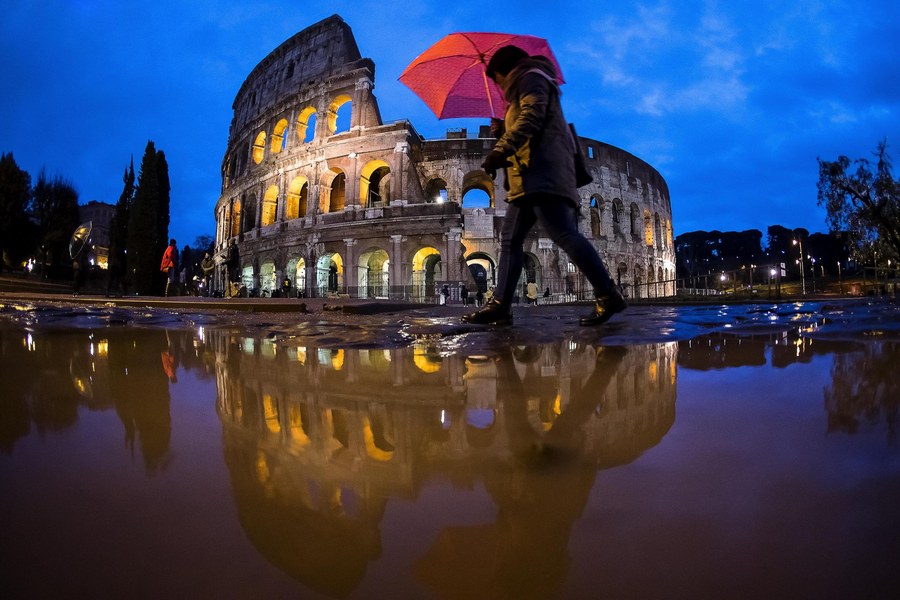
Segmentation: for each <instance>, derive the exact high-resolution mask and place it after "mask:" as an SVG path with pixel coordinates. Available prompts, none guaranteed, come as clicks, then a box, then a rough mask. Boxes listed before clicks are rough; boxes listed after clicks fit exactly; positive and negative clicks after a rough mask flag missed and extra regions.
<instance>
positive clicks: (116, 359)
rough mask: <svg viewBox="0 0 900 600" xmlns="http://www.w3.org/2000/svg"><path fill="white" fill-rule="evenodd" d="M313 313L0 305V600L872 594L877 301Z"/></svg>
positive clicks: (893, 386)
mask: <svg viewBox="0 0 900 600" xmlns="http://www.w3.org/2000/svg"><path fill="white" fill-rule="evenodd" d="M325 304H327V302H324V301H323V302H319V303H315V302H312V301H311V302H309V303H308V304H307V306H306V310H305V311H301V310H299V308H297V306H296V304H293V305H292V306H293V308H290V309H288V308H285V309H283V310H278V311H274V312H269V311H266V312H263V311H262V310H261V309H252V310H251V309H246V308H241V307H239V306H237V305H231V306H228V305H227V304H224V303H218V304H215V305H212V306H207V305H198V304H193V305H192V304H190V303H189V302H186V303H180V304H176V303H174V302H172V303H166V302H152V303H148V304H146V305H125V304H124V303H121V302H119V303H116V302H110V303H107V302H106V301H105V300H102V299H93V300H90V299H88V300H85V299H79V301H78V302H77V303H73V302H71V301H68V300H61V299H58V298H57V299H51V298H44V297H40V298H24V297H12V296H6V297H0V359H2V364H3V367H4V368H3V370H2V373H0V386H2V389H3V390H4V391H3V394H2V397H0V490H2V492H0V514H2V515H3V517H2V518H3V528H2V531H3V535H2V536H0V597H3V598H60V597H104V598H106V597H130V598H159V597H215V598H276V597H277V598H373V597H379V598H381V597H390V598H706V597H726V598H762V597H765V598H848V597H865V598H893V597H896V593H897V592H896V590H897V589H898V584H900V573H898V571H897V569H896V565H897V564H898V563H900V535H898V534H900V502H898V501H900V447H898V440H897V426H898V423H897V417H898V408H900V375H898V365H900V305H898V304H897V303H896V302H891V301H887V300H864V299H854V300H827V301H820V302H797V303H783V304H746V305H721V306H719V305H705V306H676V307H672V306H633V307H631V308H629V310H628V311H626V312H625V313H624V314H623V315H621V316H618V317H616V318H615V319H614V321H612V322H610V323H609V324H607V325H606V326H604V327H602V328H582V327H579V326H578V325H577V317H578V315H579V314H581V313H582V312H584V311H585V307H578V306H547V307H544V306H541V307H517V308H516V309H515V311H514V320H515V325H514V326H513V327H501V328H492V327H481V326H472V325H466V324H463V323H461V322H460V320H459V315H461V314H462V313H463V309H462V308H461V307H453V306H450V307H437V306H428V307H421V306H418V307H404V306H400V305H388V304H377V303H360V302H355V303H354V302H345V303H338V304H331V305H329V306H325Z"/></svg>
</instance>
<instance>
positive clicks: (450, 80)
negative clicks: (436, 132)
mask: <svg viewBox="0 0 900 600" xmlns="http://www.w3.org/2000/svg"><path fill="white" fill-rule="evenodd" d="M510 45H512V46H518V47H519V48H521V49H522V50H524V51H525V52H527V53H528V54H529V55H531V56H536V55H540V56H546V57H547V58H549V59H550V61H551V62H552V63H553V66H554V67H555V68H556V74H557V76H556V81H557V83H564V80H563V78H562V71H561V70H560V68H559V63H557V62H556V57H554V56H553V53H552V52H551V51H550V46H549V45H548V44H547V40H545V39H543V38H539V37H535V36H532V35H516V34H511V33H451V34H450V35H448V36H446V37H444V38H443V39H441V40H440V41H438V42H437V43H436V44H434V45H433V46H431V47H430V48H429V49H428V50H426V51H425V52H423V53H422V54H420V55H419V56H418V58H416V59H415V60H414V61H412V62H411V63H410V64H409V66H408V67H406V69H405V70H404V71H403V73H402V74H401V75H400V81H401V82H402V83H403V84H405V85H406V86H407V87H409V89H411V90H412V91H413V92H415V93H416V95H417V96H419V98H421V99H422V100H424V101H425V104H427V105H428V108H430V109H431V110H432V111H434V114H435V115H437V117H438V119H449V118H454V117H500V116H503V113H504V111H505V109H506V100H505V99H504V98H503V91H502V90H501V89H500V88H499V87H498V86H497V84H495V83H494V82H493V80H491V79H490V78H489V77H488V76H487V72H486V69H487V64H488V62H490V60H491V57H492V56H493V55H494V52H496V51H497V50H499V49H500V48H502V47H503V46H510Z"/></svg>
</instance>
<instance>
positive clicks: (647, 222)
mask: <svg viewBox="0 0 900 600" xmlns="http://www.w3.org/2000/svg"><path fill="white" fill-rule="evenodd" d="M644 243H645V244H647V245H648V246H651V247H652V246H653V219H652V217H651V216H650V211H649V210H646V209H644Z"/></svg>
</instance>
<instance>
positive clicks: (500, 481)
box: [485, 347, 627, 598]
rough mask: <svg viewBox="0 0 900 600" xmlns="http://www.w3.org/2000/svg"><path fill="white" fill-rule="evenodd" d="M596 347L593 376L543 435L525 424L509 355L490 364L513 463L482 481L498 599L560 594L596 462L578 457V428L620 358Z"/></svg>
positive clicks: (581, 439) (581, 438)
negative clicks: (492, 528) (494, 512)
mask: <svg viewBox="0 0 900 600" xmlns="http://www.w3.org/2000/svg"><path fill="white" fill-rule="evenodd" d="M626 352H627V351H626V350H625V349H624V348H617V347H605V348H600V349H599V351H598V354H597V362H596V365H595V368H594V371H593V373H592V374H591V375H590V376H589V377H588V379H587V380H586V381H585V382H584V385H583V386H582V387H581V389H580V390H578V391H576V392H575V393H574V394H573V396H572V400H571V401H570V402H569V404H568V405H567V406H566V407H565V409H564V410H563V411H562V413H561V414H560V415H559V416H558V417H557V418H556V420H555V421H554V422H553V424H552V427H551V428H550V430H549V431H547V432H546V434H541V433H539V432H537V431H535V430H534V428H533V427H532V425H531V423H530V422H529V419H528V412H527V404H526V391H525V389H524V386H523V385H522V380H521V379H520V378H519V374H518V372H517V371H516V366H515V362H514V359H513V356H512V353H511V352H506V353H504V354H503V355H502V356H500V358H499V359H497V361H496V366H497V386H498V387H497V396H498V403H501V404H502V410H503V415H504V420H505V422H506V431H507V434H508V435H509V440H510V448H511V450H512V452H513V454H514V461H513V462H512V463H511V465H510V468H509V470H508V471H505V472H502V473H499V474H498V476H497V477H495V478H491V477H487V478H486V480H485V485H486V486H487V488H488V490H489V491H490V492H491V494H492V495H493V497H494V500H495V502H496V503H497V506H498V507H499V513H498V516H497V539H496V544H497V551H496V555H495V556H496V564H495V581H497V582H498V584H499V585H500V586H502V589H500V590H497V592H498V593H499V595H500V596H501V597H510V598H513V597H515V598H526V597H546V596H548V595H554V594H555V593H558V592H559V589H558V586H559V584H560V583H561V582H562V581H563V580H564V578H565V574H566V570H567V568H568V554H567V550H566V549H567V546H568V543H569V534H570V531H571V529H572V525H573V524H574V522H575V521H576V520H577V519H578V518H579V517H580V516H581V513H582V511H583V510H584V505H585V502H586V501H587V498H588V495H589V494H590V491H591V489H592V488H593V485H594V480H595V478H596V474H597V464H596V460H595V459H596V457H589V456H584V455H583V451H584V443H585V437H586V436H585V425H586V424H587V423H588V421H589V420H590V419H591V417H592V416H593V415H594V414H595V411H596V410H597V409H598V408H599V409H601V410H602V406H603V404H602V403H603V399H604V396H605V393H606V389H607V387H608V384H609V382H610V380H611V379H612V378H613V376H614V375H615V373H616V371H617V369H618V367H619V365H620V363H621V362H622V359H623V358H624V356H625V354H626Z"/></svg>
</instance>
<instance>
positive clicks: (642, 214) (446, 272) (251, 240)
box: [215, 15, 675, 301]
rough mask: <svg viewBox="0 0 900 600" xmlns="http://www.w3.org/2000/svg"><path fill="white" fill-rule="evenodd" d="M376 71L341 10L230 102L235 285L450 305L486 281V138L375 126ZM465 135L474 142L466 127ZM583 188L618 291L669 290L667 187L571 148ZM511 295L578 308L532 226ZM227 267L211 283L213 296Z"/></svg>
mask: <svg viewBox="0 0 900 600" xmlns="http://www.w3.org/2000/svg"><path fill="white" fill-rule="evenodd" d="M374 87H375V65H374V63H373V62H372V60H371V59H368V58H363V57H362V56H361V55H360V52H359V49H358V47H357V44H356V40H355V39H354V37H353V34H352V32H351V30H350V27H349V25H347V24H346V23H345V22H344V21H343V20H342V19H341V18H340V17H338V16H337V15H335V16H332V17H329V18H327V19H325V20H323V21H321V22H319V23H316V24H315V25H313V26H311V27H308V28H306V29H304V30H303V31H301V32H299V33H297V34H296V35H294V36H293V37H291V38H290V39H288V40H287V41H285V42H284V43H282V44H281V45H280V46H278V47H277V48H276V49H275V50H273V51H272V52H271V53H270V54H269V55H268V56H266V57H265V58H264V59H263V60H262V61H261V62H260V63H259V64H258V65H257V66H256V67H255V68H254V69H253V70H252V71H251V72H250V74H249V75H248V77H247V79H246V80H245V81H244V83H243V84H242V85H241V89H240V90H239V91H238V93H237V96H236V97H235V99H234V103H233V109H234V116H233V118H232V121H231V127H230V131H229V135H228V148H227V149H226V151H225V156H224V159H223V161H222V193H221V196H220V198H219V200H218V202H217V203H216V207H215V217H216V253H217V259H218V261H219V262H220V264H221V263H222V262H223V260H224V259H225V257H226V255H227V251H228V248H229V246H230V245H231V243H232V241H234V242H236V243H237V245H238V248H239V255H240V261H241V264H240V277H241V279H242V282H243V283H244V284H245V285H246V286H247V288H248V289H252V290H257V291H259V292H260V294H261V295H267V294H270V293H272V291H274V290H276V289H278V288H279V287H280V283H281V282H283V281H284V279H288V280H290V281H291V284H292V286H291V287H292V289H293V290H296V291H297V292H298V293H302V294H303V295H306V296H309V297H312V296H327V295H346V296H350V297H358V298H367V297H369V298H392V299H408V300H414V301H423V300H424V301H434V300H435V298H436V295H437V291H438V290H440V289H441V288H442V287H443V286H444V285H447V286H448V287H449V288H450V290H451V300H457V301H458V300H459V298H458V295H459V292H460V290H461V289H462V286H463V285H465V286H466V287H467V288H468V289H469V290H475V289H478V290H481V291H482V292H485V291H487V289H488V288H490V287H491V286H493V285H495V283H496V271H497V264H498V254H499V239H498V232H499V228H500V222H501V220H502V217H503V216H504V215H505V213H506V204H505V201H504V200H505V198H506V193H505V191H504V190H503V186H502V176H501V177H498V179H497V180H496V181H494V180H492V179H491V178H490V177H489V176H488V175H487V174H486V173H485V172H484V171H483V170H482V169H481V163H482V161H483V160H484V157H485V156H486V155H487V153H488V152H490V150H491V148H492V147H493V143H494V140H493V139H491V138H490V133H489V128H488V127H481V128H480V130H479V132H478V134H477V137H469V134H468V132H467V131H466V130H465V129H454V130H450V131H448V132H447V136H446V137H445V138H443V139H435V140H426V139H425V138H423V137H422V136H421V135H420V134H419V133H418V132H417V131H416V130H415V128H414V127H413V125H412V124H411V123H410V122H409V121H406V120H402V121H395V122H393V123H387V124H386V123H383V122H382V119H381V113H380V111H379V108H378V103H377V101H376V99H375V96H374V94H373V93H372V92H373V89H374ZM473 133H474V132H473ZM578 141H579V142H580V144H581V146H582V149H583V151H584V155H585V159H586V162H587V166H588V169H589V170H590V171H591V173H592V175H593V176H594V182H593V183H592V184H590V185H588V186H586V187H583V188H581V189H579V191H578V192H579V200H580V202H581V214H582V216H583V218H582V219H581V220H580V221H579V228H580V229H581V231H582V232H583V233H584V234H585V235H586V236H587V237H588V239H590V240H591V242H592V243H593V244H594V246H595V247H596V248H597V250H598V252H599V253H600V255H601V256H602V257H603V259H604V261H605V262H606V264H607V266H608V268H609V270H610V271H611V275H612V276H613V277H614V278H615V280H616V281H617V282H618V283H619V284H621V285H622V287H623V288H624V290H625V293H626V295H628V296H630V297H638V296H664V295H673V294H674V293H675V286H674V278H675V248H674V243H673V236H672V208H671V204H670V201H669V189H668V186H667V185H666V182H665V180H664V179H663V178H662V176H661V175H660V174H659V173H658V172H657V171H656V169H654V168H653V167H652V166H650V165H649V164H647V163H646V162H644V161H643V160H641V159H639V158H637V157H635V156H633V155H632V154H630V153H628V152H626V151H624V150H621V149H619V148H616V147H614V146H610V145H609V144H605V143H603V142H599V141H597V140H593V139H590V138H585V137H580V138H579V140H578ZM525 254H526V258H525V269H524V271H523V274H522V279H521V281H520V282H519V286H518V289H520V290H521V289H523V287H524V285H525V284H527V283H532V282H533V283H535V284H536V285H537V287H538V289H541V290H544V289H546V288H549V289H550V292H551V294H552V297H553V298H554V299H558V300H563V299H564V300H574V299H577V298H587V297H590V296H591V295H592V290H591V289H590V286H589V285H588V284H587V281H586V280H585V278H584V276H583V275H582V274H581V273H580V272H578V270H577V269H576V268H575V265H574V264H573V263H572V262H571V261H570V260H569V258H568V257H567V256H565V253H564V252H563V251H562V250H561V249H560V248H559V247H557V246H556V244H554V243H553V242H552V241H551V240H550V238H549V236H548V235H547V234H546V232H544V231H543V230H542V229H541V228H535V230H533V231H532V233H531V235H530V236H529V238H528V239H527V240H526V243H525ZM224 275H225V269H224V265H223V267H222V269H221V270H220V271H219V273H217V274H216V282H215V285H216V287H217V288H218V289H223V287H224V283H223V281H224Z"/></svg>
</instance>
